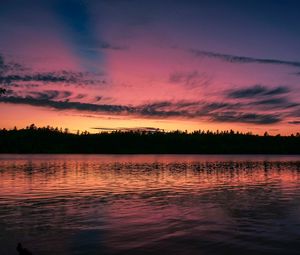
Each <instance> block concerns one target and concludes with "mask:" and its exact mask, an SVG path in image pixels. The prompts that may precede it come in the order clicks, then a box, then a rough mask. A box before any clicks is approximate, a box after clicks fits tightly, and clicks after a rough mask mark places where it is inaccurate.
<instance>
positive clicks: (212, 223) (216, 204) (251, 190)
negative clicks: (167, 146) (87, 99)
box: [0, 155, 300, 255]
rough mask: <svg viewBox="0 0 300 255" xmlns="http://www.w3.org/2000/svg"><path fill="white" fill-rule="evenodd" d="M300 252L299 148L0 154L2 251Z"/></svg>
mask: <svg viewBox="0 0 300 255" xmlns="http://www.w3.org/2000/svg"><path fill="white" fill-rule="evenodd" d="M19 241H21V242H22V243H23V244H24V246H26V247H28V248H29V249H30V250H31V251H32V252H33V254H34V255H43V254H45V255H48V254H49V255H50V254H51V255H62V254H64V255H69V254H87V255H93V254H99V255H100V254H141V255H142V254H170V255H171V254H184V255H188V254H197V255H198V254H200V255H201V254H242V255H245V254H300V157H297V156H294V157H293V156H193V155H188V156H186V155H185V156H177V155H172V156H157V155H149V156H127V155H126V156H124V155H122V156H108V155H107V156H106V155H102V156H96V155H87V156H82V155H34V156H33V155H19V156H18V155H1V156H0V254H1V255H6V254H8V255H10V254H17V253H16V250H15V246H16V244H17V243H18V242H19Z"/></svg>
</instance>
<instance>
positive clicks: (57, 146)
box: [0, 127, 300, 155]
mask: <svg viewBox="0 0 300 255" xmlns="http://www.w3.org/2000/svg"><path fill="white" fill-rule="evenodd" d="M0 153H1V154H4V153H9V154H120V155H122V154H129V155H133V154H162V155H164V154H179V155H185V154H199V155H202V154H210V155H214V154H237V155H239V154H240V155H243V154H254V155H256V154H257V155H262V154H270V155H283V154H285V155H299V154H300V135H299V134H297V135H291V136H279V135H277V136H269V135H267V134H266V135H264V136H258V135H253V134H251V133H247V134H242V133H237V132H233V131H226V132H220V133H219V132H209V131H206V132H202V131H195V132H193V133H187V132H181V131H174V132H144V131H129V132H111V133H106V132H104V133H99V134H89V133H87V132H84V133H81V134H72V133H68V132H66V131H64V132H62V131H60V130H58V129H51V128H36V127H33V128H27V129H20V130H16V129H15V130H0Z"/></svg>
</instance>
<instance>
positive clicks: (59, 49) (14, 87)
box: [0, 0, 300, 134]
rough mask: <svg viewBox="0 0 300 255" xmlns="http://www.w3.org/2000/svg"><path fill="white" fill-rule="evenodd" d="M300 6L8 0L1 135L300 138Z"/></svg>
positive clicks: (3, 4)
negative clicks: (141, 132) (42, 130)
mask: <svg viewBox="0 0 300 255" xmlns="http://www.w3.org/2000/svg"><path fill="white" fill-rule="evenodd" d="M299 11H300V1H297V0H295V1H291V0H282V1H280V0H273V1H270V0H269V1H268V0H265V1H262V0H259V1H256V0H252V1H250V0H249V1H246V0H245V1H242V0H239V1H234V0H228V1H225V0H224V1H221V0H220V1H216V0H202V1H192V0H159V1H155V0H151V1H150V0H103V1H101V0H99V1H98V0H36V1H33V0H26V1H24V0H1V1H0V87H2V88H5V89H6V90H7V93H6V94H5V95H4V96H1V97H0V128H13V127H14V126H17V127H18V128H22V127H25V126H27V125H29V124H31V123H35V124H36V125H37V126H46V125H51V126H58V127H63V128H69V129H70V131H72V132H76V130H88V131H90V132H99V131H101V130H113V129H135V128H147V129H152V128H160V129H164V130H176V129H180V130H188V131H193V130H198V129H202V130H203V129H204V130H206V129H210V130H217V129H218V130H227V129H234V130H236V131H237V130H239V131H243V132H253V133H258V134H262V133H264V132H265V131H267V132H269V133H270V134H278V133H280V134H291V133H296V132H299V131H300V87H299V86H300V18H299Z"/></svg>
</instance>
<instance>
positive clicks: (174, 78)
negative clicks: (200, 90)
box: [169, 71, 211, 88]
mask: <svg viewBox="0 0 300 255" xmlns="http://www.w3.org/2000/svg"><path fill="white" fill-rule="evenodd" d="M169 82H170V83H175V84H182V85H184V86H187V87H191V88H193V87H203V86H208V85H209V84H210V83H211V78H210V77H209V76H208V75H207V74H206V73H200V72H198V71H191V72H178V71H177V72H173V73H171V74H170V77H169Z"/></svg>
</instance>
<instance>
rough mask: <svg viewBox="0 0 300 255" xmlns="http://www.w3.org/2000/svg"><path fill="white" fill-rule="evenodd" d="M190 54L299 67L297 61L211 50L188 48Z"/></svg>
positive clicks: (231, 60)
mask: <svg viewBox="0 0 300 255" xmlns="http://www.w3.org/2000/svg"><path fill="white" fill-rule="evenodd" d="M189 51H190V52H191V53H192V54H194V55H195V56H197V57H208V58H216V59H220V60H222V61H225V62H229V63H240V64H251V63H254V64H255V63H256V64H269V65H287V66H294V67H300V62H299V61H286V60H279V59H268V58H253V57H245V56H237V55H231V54H223V53H218V52H212V51H202V50H195V49H191V50H189Z"/></svg>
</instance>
